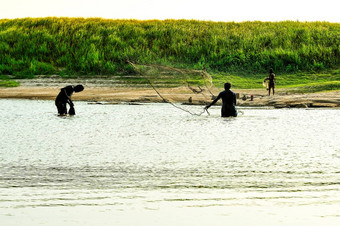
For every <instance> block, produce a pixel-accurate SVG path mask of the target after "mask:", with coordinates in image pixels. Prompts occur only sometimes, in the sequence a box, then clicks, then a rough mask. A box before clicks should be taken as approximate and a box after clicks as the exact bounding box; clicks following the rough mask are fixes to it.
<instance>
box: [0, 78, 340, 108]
mask: <svg viewBox="0 0 340 226" xmlns="http://www.w3.org/2000/svg"><path fill="white" fill-rule="evenodd" d="M77 83H82V84H84V86H85V90H84V91H83V92H80V93H76V94H74V95H73V96H72V99H73V100H82V101H89V102H92V103H106V104H114V103H122V102H128V103H133V102H144V103H145V102H146V103H150V102H163V99H162V98H160V97H159V96H158V94H157V93H156V92H155V90H153V89H152V88H151V87H150V88H145V87H130V86H128V85H124V84H118V85H117V84H114V83H111V82H108V80H105V79H104V80H102V81H100V80H85V81H84V80H81V81H76V80H67V81H65V80H63V81H58V82H56V81H51V80H48V79H33V80H21V81H20V84H21V85H20V86H19V87H14V88H0V98H20V99H41V100H54V99H55V97H56V96H57V95H58V93H59V91H60V88H62V87H64V86H66V85H68V84H77ZM221 90H222V89H215V90H213V93H214V94H216V95H217V94H218V92H219V91H221ZM232 90H233V91H234V92H235V93H237V94H238V97H239V98H238V100H237V105H239V106H273V107H276V108H289V107H299V108H310V107H331V108H340V91H334V92H321V93H306V94H292V93H287V91H286V90H283V89H277V90H276V93H275V95H274V96H268V92H267V91H266V89H253V90H247V89H232ZM158 91H159V92H160V93H161V94H162V95H163V97H164V98H165V99H166V100H168V101H171V102H177V103H189V101H188V100H189V98H190V97H191V98H192V104H202V105H204V104H207V103H208V102H210V101H211V100H209V99H207V98H204V96H202V95H197V94H194V93H192V92H191V91H190V90H189V89H188V88H187V87H180V88H159V89H158ZM251 95H253V100H251V98H250V97H251ZM245 98H246V99H245ZM243 99H245V100H243Z"/></svg>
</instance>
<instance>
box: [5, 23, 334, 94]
mask: <svg viewBox="0 0 340 226" xmlns="http://www.w3.org/2000/svg"><path fill="white" fill-rule="evenodd" d="M0 53H1V54H0V75H12V76H13V77H14V78H33V77H34V76H35V75H51V74H58V75H61V76H74V75H77V76H97V75H119V76H121V77H125V76H126V75H131V74H133V73H135V71H134V70H133V68H132V67H131V66H130V65H129V64H128V63H127V62H126V60H127V59H130V60H131V61H134V62H138V63H142V64H160V65H167V66H173V67H178V68H188V69H202V67H203V66H204V67H206V68H207V69H208V71H209V73H210V74H211V75H212V76H213V78H214V81H215V80H216V81H217V83H218V84H219V83H220V82H221V83H222V81H224V80H226V79H228V78H230V79H231V81H233V82H235V84H236V87H237V86H238V88H256V87H258V88H259V87H262V80H263V77H264V76H265V75H266V74H267V71H268V68H270V67H272V68H273V69H274V71H275V73H276V74H277V75H280V76H278V85H279V86H280V85H282V86H283V87H285V86H289V85H293V84H294V82H293V81H295V82H296V81H299V82H302V81H303V80H305V82H304V83H299V84H309V83H313V82H314V83H315V82H318V81H319V79H320V78H322V77H324V76H325V79H326V77H327V76H328V77H330V78H332V79H329V78H327V79H326V80H327V81H325V82H331V81H339V70H338V69H339V65H340V61H339V59H340V24H339V23H328V22H293V21H285V22H243V23H235V22H206V21H195V20H165V21H158V20H153V21H138V20H104V19H100V18H93V19H84V18H37V19H34V18H25V19H13V20H12V19H1V20H0ZM333 72H336V73H335V74H334V75H332V74H329V73H333ZM281 75H282V76H281ZM290 75H293V76H290ZM300 76H302V77H301V78H300ZM313 76H314V77H315V76H316V77H318V79H316V80H315V79H314V80H313V78H314V77H313ZM320 76H321V77H320ZM309 79H312V80H309ZM307 80H308V81H307ZM321 80H322V79H321ZM289 81H291V83H289ZM335 84H337V83H335ZM295 85H296V83H295ZM337 87H338V86H337Z"/></svg>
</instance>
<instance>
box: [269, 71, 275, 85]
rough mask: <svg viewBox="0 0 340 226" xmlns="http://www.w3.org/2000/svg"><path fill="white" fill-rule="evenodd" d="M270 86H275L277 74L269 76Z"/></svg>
mask: <svg viewBox="0 0 340 226" xmlns="http://www.w3.org/2000/svg"><path fill="white" fill-rule="evenodd" d="M269 85H271V86H273V85H275V74H274V73H270V74H269Z"/></svg>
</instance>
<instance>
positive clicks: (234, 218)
mask: <svg viewBox="0 0 340 226" xmlns="http://www.w3.org/2000/svg"><path fill="white" fill-rule="evenodd" d="M75 108H76V112H77V115H76V116H73V117H58V116H57V115H56V109H55V106H54V102H53V101H36V100H5V99H2V100H0V117H1V123H0V132H1V134H2V135H1V137H0V142H1V147H0V222H1V225H6V226H7V225H38V224H43V225H94V224H96V225H208V224H209V225H227V224H228V223H229V224H230V225H338V224H339V222H340V214H339V213H340V139H339V134H340V111H339V110H332V109H312V110H310V109H270V108H267V109H266V108H258V109H256V108H241V110H242V111H243V112H244V114H241V115H240V117H238V118H228V119H223V118H220V117H219V113H220V110H219V107H212V108H211V110H210V113H211V115H210V116H208V115H203V116H191V115H190V114H187V113H186V112H183V111H180V110H178V109H176V108H174V107H172V106H171V105H168V104H143V105H90V104H87V102H75ZM190 108H192V109H195V108H196V111H200V110H201V109H202V107H201V106H191V107H190Z"/></svg>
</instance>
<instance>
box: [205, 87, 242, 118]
mask: <svg viewBox="0 0 340 226" xmlns="http://www.w3.org/2000/svg"><path fill="white" fill-rule="evenodd" d="M230 87H231V84H230V83H229V82H227V83H225V84H224V91H222V92H220V93H219V94H218V96H217V98H216V99H215V100H214V101H213V102H212V103H211V104H209V105H207V106H206V107H205V109H208V108H210V107H211V106H212V105H214V104H215V103H216V102H217V101H218V100H219V99H221V98H222V109H221V116H222V117H230V116H232V117H236V116H237V110H236V107H235V105H236V94H235V93H234V92H233V91H231V90H230Z"/></svg>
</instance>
